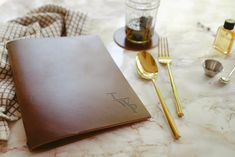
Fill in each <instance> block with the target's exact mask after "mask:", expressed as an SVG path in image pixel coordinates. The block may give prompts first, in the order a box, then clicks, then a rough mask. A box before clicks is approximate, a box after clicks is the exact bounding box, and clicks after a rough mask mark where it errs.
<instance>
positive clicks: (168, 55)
mask: <svg viewBox="0 0 235 157" xmlns="http://www.w3.org/2000/svg"><path fill="white" fill-rule="evenodd" d="M166 56H167V57H170V54H169V46H168V40H167V38H166Z"/></svg>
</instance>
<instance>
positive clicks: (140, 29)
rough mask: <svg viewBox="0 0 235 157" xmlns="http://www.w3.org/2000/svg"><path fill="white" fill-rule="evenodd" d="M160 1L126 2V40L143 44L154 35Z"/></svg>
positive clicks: (133, 0)
mask: <svg viewBox="0 0 235 157" xmlns="http://www.w3.org/2000/svg"><path fill="white" fill-rule="evenodd" d="M159 5H160V0H126V27H125V32H126V39H127V40H128V41H130V42H132V43H137V44H145V43H147V42H149V41H150V40H151V38H152V36H153V34H154V27H155V21H156V15H157V11H158V7H159Z"/></svg>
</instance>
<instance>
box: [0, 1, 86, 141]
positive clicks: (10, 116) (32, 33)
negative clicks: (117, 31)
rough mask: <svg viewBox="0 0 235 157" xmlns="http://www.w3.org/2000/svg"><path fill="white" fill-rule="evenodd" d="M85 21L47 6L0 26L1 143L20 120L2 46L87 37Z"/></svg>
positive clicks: (79, 15) (78, 15)
mask: <svg viewBox="0 0 235 157" xmlns="http://www.w3.org/2000/svg"><path fill="white" fill-rule="evenodd" d="M88 21H89V20H88V18H87V15H86V14H84V13H81V12H73V11H70V10H67V9H65V8H62V7H59V6H55V5H46V6H42V7H40V8H37V9H35V10H32V11H30V12H29V13H27V14H26V15H25V16H24V17H20V18H17V19H14V20H11V21H9V22H7V23H5V24H0V140H7V139H8V137H9V133H10V131H9V127H8V122H10V121H15V120H18V119H19V118H20V117H21V115H20V109H19V105H18V103H17V99H16V95H15V87H14V83H13V80H12V74H11V67H10V65H9V62H8V54H7V50H6V49H5V43H6V42H8V41H10V40H14V39H19V38H37V37H58V36H78V35H81V34H87V33H88V32H87V31H88V25H89V24H88V23H89V22H88ZM29 66H30V65H29Z"/></svg>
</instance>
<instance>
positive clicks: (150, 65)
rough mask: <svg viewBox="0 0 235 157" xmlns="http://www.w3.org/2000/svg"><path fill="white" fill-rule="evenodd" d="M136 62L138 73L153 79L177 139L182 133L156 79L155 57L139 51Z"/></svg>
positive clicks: (145, 77)
mask: <svg viewBox="0 0 235 157" xmlns="http://www.w3.org/2000/svg"><path fill="white" fill-rule="evenodd" d="M136 64H137V72H138V74H139V75H140V76H141V77H142V78H144V79H147V80H151V81H152V83H153V85H154V87H155V90H156V92H157V95H158V98H159V100H160V103H161V105H162V109H163V111H164V114H165V116H166V119H167V121H168V123H169V125H170V128H171V130H172V133H173V135H174V137H175V139H179V138H180V133H179V131H178V129H177V128H176V125H175V122H174V120H173V118H172V116H171V114H170V111H169V109H168V107H167V106H166V103H165V101H164V100H163V96H162V94H161V92H160V89H159V87H158V86H157V84H156V81H155V79H156V78H157V73H158V67H157V64H156V62H155V60H154V59H153V57H152V55H151V54H150V53H148V52H146V51H142V52H139V53H138V54H137V56H136Z"/></svg>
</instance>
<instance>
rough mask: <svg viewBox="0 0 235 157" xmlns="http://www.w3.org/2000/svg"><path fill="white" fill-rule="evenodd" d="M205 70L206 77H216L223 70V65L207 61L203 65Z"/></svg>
mask: <svg viewBox="0 0 235 157" xmlns="http://www.w3.org/2000/svg"><path fill="white" fill-rule="evenodd" d="M203 68H204V71H205V75H206V76H209V77H214V76H215V75H216V74H218V73H219V72H221V71H222V70H223V65H222V64H221V63H220V62H219V61H217V60H214V59H206V60H205V61H204V63H203Z"/></svg>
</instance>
